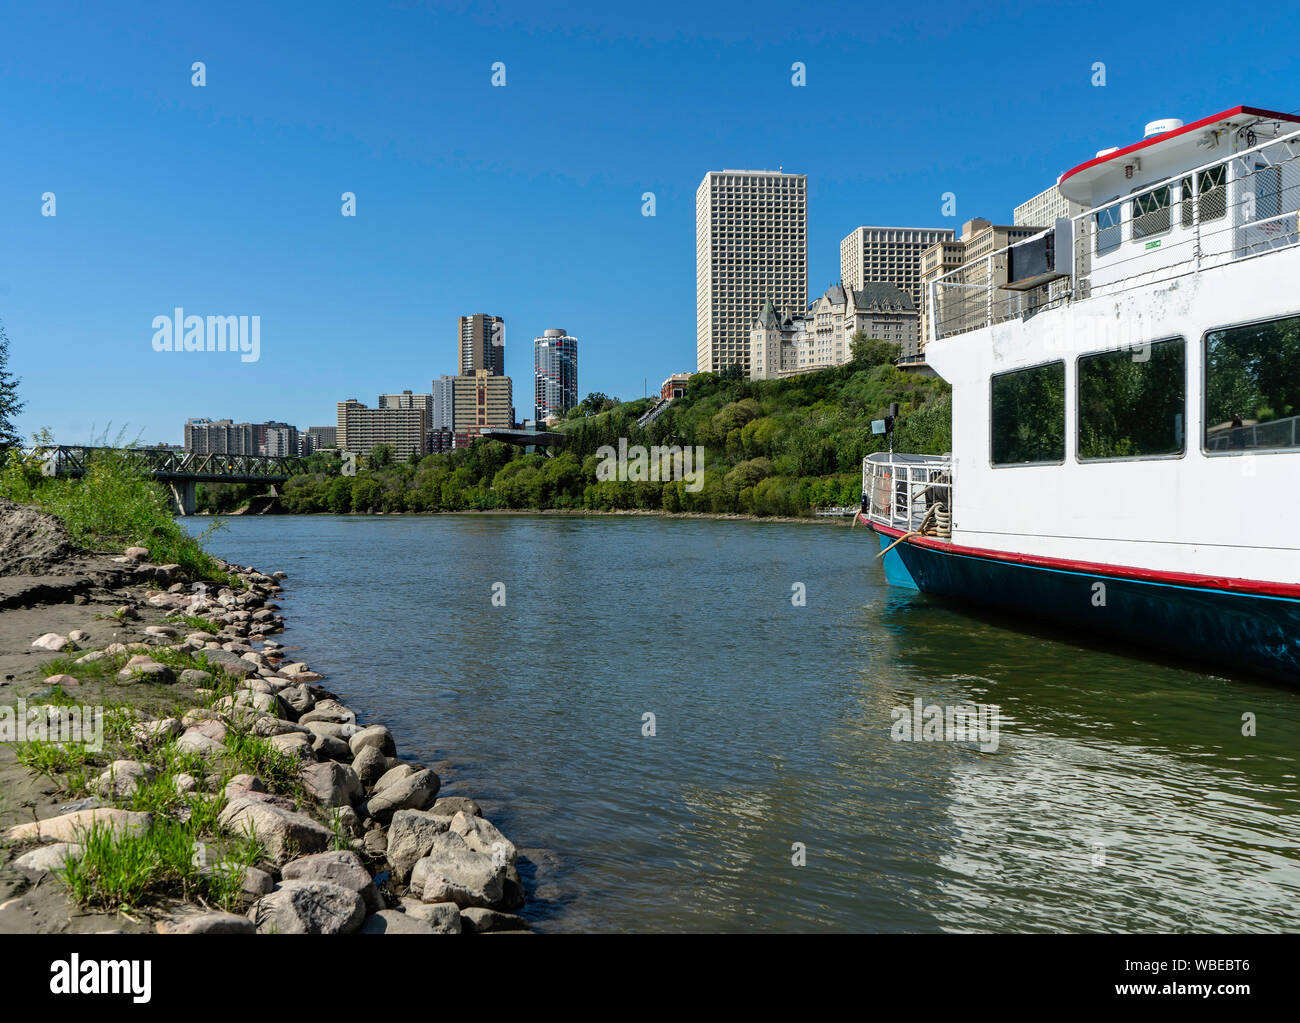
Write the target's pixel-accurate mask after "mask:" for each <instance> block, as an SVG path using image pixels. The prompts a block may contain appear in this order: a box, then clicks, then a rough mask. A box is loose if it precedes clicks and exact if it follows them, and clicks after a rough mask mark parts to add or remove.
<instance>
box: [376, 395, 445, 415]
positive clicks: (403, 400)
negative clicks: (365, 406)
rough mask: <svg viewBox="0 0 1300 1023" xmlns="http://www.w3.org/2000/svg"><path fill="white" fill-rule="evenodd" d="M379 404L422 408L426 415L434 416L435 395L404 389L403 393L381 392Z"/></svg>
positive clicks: (393, 406) (381, 406)
mask: <svg viewBox="0 0 1300 1023" xmlns="http://www.w3.org/2000/svg"><path fill="white" fill-rule="evenodd" d="M378 406H379V407H380V408H422V409H424V411H425V414H426V415H429V416H432V414H433V395H431V394H415V393H413V392H412V391H403V392H402V393H401V394H381V395H380V396H379V401H378Z"/></svg>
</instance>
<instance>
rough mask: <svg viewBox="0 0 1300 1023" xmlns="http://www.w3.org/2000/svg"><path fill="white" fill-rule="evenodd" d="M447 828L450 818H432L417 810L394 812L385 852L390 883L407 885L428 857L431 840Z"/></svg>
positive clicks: (432, 816)
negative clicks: (417, 866) (417, 867)
mask: <svg viewBox="0 0 1300 1023" xmlns="http://www.w3.org/2000/svg"><path fill="white" fill-rule="evenodd" d="M450 826H451V818H450V817H445V816H434V815H433V814H428V813H422V812H420V811H419V810H398V811H397V812H395V813H394V814H393V820H392V823H391V824H389V826H388V842H387V846H386V849H385V855H386V856H387V858H388V869H389V871H390V872H391V873H392V876H393V880H394V881H396V882H397V883H398V884H406V883H408V882H409V881H410V879H411V870H412V869H413V868H414V867H415V865H416V864H417V863H418V862H419V861H420V860H422V859H424V857H426V856H428V855H429V850H430V849H432V848H433V842H434V839H435V838H437V837H438V836H439V835H442V834H445V833H446V832H447V830H448V829H449V828H450Z"/></svg>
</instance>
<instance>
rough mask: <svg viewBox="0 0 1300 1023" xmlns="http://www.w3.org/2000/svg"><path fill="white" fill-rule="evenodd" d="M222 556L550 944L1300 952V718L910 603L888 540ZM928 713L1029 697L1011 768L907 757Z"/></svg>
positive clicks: (348, 525) (340, 526) (288, 531)
mask: <svg viewBox="0 0 1300 1023" xmlns="http://www.w3.org/2000/svg"><path fill="white" fill-rule="evenodd" d="M187 521H188V523H189V525H190V528H192V529H196V530H198V529H202V528H204V527H205V526H206V525H207V524H208V523H207V520H205V519H201V518H200V519H192V520H187ZM209 544H210V547H211V548H212V549H213V550H214V551H215V552H216V553H217V554H219V555H222V556H224V557H227V558H230V559H231V560H233V561H237V562H240V563H242V564H252V565H255V566H256V567H257V568H259V569H261V570H262V571H267V572H269V571H274V570H276V569H283V570H284V571H286V572H288V573H289V579H288V581H287V584H286V585H287V590H286V593H285V596H284V598H283V599H282V601H281V604H282V606H283V608H284V610H285V614H286V616H287V619H288V629H287V631H286V632H285V634H284V635H283V636H281V637H277V638H279V639H281V640H282V641H283V642H284V643H285V644H286V645H288V646H290V647H296V648H300V650H301V653H302V656H303V657H304V658H305V659H306V660H308V661H309V662H310V663H311V664H312V666H313V667H314V668H315V669H316V670H319V671H322V672H324V673H326V675H327V676H328V677H327V679H326V680H325V682H324V683H322V684H323V685H325V686H327V687H329V688H330V689H332V690H333V691H335V692H336V693H338V694H339V696H340V697H341V698H342V699H343V700H344V701H345V702H346V703H347V704H348V705H349V706H352V707H353V708H355V709H356V710H357V711H358V713H359V715H360V716H361V717H362V718H363V719H364V720H366V721H378V722H383V723H385V724H387V725H388V726H389V727H390V728H391V729H392V730H393V733H394V735H395V737H396V738H397V742H398V751H399V754H401V755H402V756H404V757H408V758H411V759H415V760H419V761H421V762H423V763H425V764H427V765H429V766H432V767H434V768H435V769H436V770H437V771H438V772H439V774H440V775H441V776H442V778H443V794H444V795H468V796H472V797H474V798H475V799H477V800H478V801H479V802H480V804H481V805H482V806H483V808H484V812H485V814H486V815H487V816H488V817H490V818H491V819H492V820H493V821H494V822H496V823H497V824H498V825H499V826H500V827H501V828H502V830H503V831H504V832H505V833H506V834H507V835H508V836H509V837H510V838H511V839H512V840H513V841H514V842H515V844H516V845H517V846H519V847H520V850H521V863H520V868H521V873H522V875H523V877H524V881H525V885H526V887H527V888H528V890H529V904H528V907H527V909H526V910H525V915H526V916H528V917H529V918H530V919H531V921H532V923H533V925H534V926H535V927H536V928H537V929H539V930H556V931H560V930H583V931H586V930H598V931H614V930H641V931H684V930H710V931H718V930H724V931H735V930H763V931H773V930H775V931H821V930H853V931H1061V930H1064V931H1152V930H1159V931H1164V930H1171V931H1228V932H1238V931H1256V930H1266V931H1284V930H1285V931H1294V930H1297V929H1300V898H1297V896H1298V895H1300V798H1298V795H1297V749H1298V744H1297V737H1300V693H1294V692H1290V691H1287V690H1283V689H1280V688H1275V687H1270V686H1268V685H1262V684H1255V683H1251V682H1247V681H1242V680H1240V679H1227V678H1222V677H1218V676H1214V675H1208V674H1203V673H1200V672H1198V671H1195V670H1191V669H1189V668H1187V667H1185V666H1175V665H1169V664H1162V663H1160V662H1158V661H1156V660H1154V659H1144V658H1143V657H1140V656H1134V655H1133V654H1131V653H1124V652H1118V651H1110V650H1107V649H1105V648H1103V647H1099V646H1093V645H1087V644H1086V642H1085V641H1084V640H1083V639H1078V638H1074V637H1070V636H1063V635H1061V634H1059V633H1058V634H1047V633H1042V632H1026V631H1023V630H1022V629H1019V628H1016V627H1014V626H1013V625H1011V624H1009V623H1005V622H1002V623H999V622H995V621H988V620H983V619H980V618H976V617H972V616H970V615H969V614H967V613H965V612H963V611H961V610H958V609H956V608H953V607H950V606H948V605H945V604H942V603H940V602H937V601H935V600H933V599H931V598H927V597H924V596H920V595H917V594H914V593H908V592H905V591H900V590H896V589H892V588H890V587H888V586H887V585H886V583H885V579H884V574H883V572H882V570H881V568H880V565H879V562H877V561H876V560H875V559H874V554H875V552H876V551H877V550H878V546H877V545H876V544H875V543H874V541H873V540H872V538H871V537H870V534H868V533H866V532H864V530H862V529H861V528H857V529H850V528H848V527H847V526H843V527H840V526H837V525H830V524H824V523H821V524H808V525H801V524H782V523H761V522H740V521H710V520H700V519H677V520H668V519H659V518H646V517H561V516H529V515H442V516H420V517H411V516H396V517H347V516H340V517H334V516H303V517H292V516H276V517H250V518H234V519H230V520H228V523H227V526H226V528H225V529H224V530H222V531H220V532H218V533H217V534H216V535H214V536H213V537H212V538H211V539H210V541H209ZM495 584H504V590H503V589H502V587H500V586H497V585H495ZM796 584H802V586H801V587H800V586H798V585H796ZM494 592H495V593H498V594H501V593H504V606H497V605H498V604H499V603H500V600H499V599H498V601H497V604H494V602H493V599H492V598H493V594H494ZM801 593H802V595H803V601H802V604H801V603H800V601H799V599H798V598H799V596H800V594H801ZM916 698H920V699H921V700H922V701H923V704H924V705H931V704H934V705H939V706H942V707H946V706H953V705H959V704H982V705H990V704H996V705H997V706H998V708H999V718H998V722H999V727H998V733H997V741H996V749H992V748H987V749H984V750H982V749H980V748H979V745H977V744H976V743H974V742H961V741H957V742H951V741H911V742H907V741H895V740H894V738H892V736H891V726H892V725H893V723H894V721H893V716H892V714H891V712H892V711H894V709H895V708H899V707H906V708H909V709H911V708H912V707H913V706H914V702H913V701H914V700H915V699H916ZM646 715H653V719H648V718H647V717H646ZM1243 715H1253V716H1254V717H1253V720H1254V722H1255V730H1256V732H1257V734H1255V735H1253V736H1246V735H1243V734H1242V733H1243V727H1244V726H1243V720H1244V719H1243ZM651 724H653V732H654V734H653V735H647V734H645V733H646V732H648V731H650V730H651V727H650V726H651ZM918 731H919V730H918ZM985 739H986V741H985V743H984V745H985V747H992V746H993V745H995V744H994V743H992V742H989V741H987V739H988V736H987V735H986V736H985ZM796 861H803V862H802V865H798V864H797V863H796Z"/></svg>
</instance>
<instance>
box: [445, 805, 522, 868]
mask: <svg viewBox="0 0 1300 1023" xmlns="http://www.w3.org/2000/svg"><path fill="white" fill-rule="evenodd" d="M450 830H452V831H454V832H456V834H458V835H460V837H461V838H463V839H464V840H465V844H466V845H467V846H469V847H470V848H471V849H473V850H474V851H475V852H481V853H482V854H483V855H484V856H490V857H492V859H493V861H494V862H497V863H502V862H504V863H505V864H506V866H508V867H513V866H514V865H515V860H516V859H518V855H519V854H518V851H517V850H516V849H515V844H514V843H513V842H511V841H510V839H508V838H506V836H505V835H503V834H501V832H500V831H498V830H497V828H496V825H494V824H493V823H492V822H491V821H489V820H485V819H484V818H482V817H471V816H470V815H468V814H466V813H463V812H462V813H458V814H456V816H454V817H453V818H452V819H451V828H450Z"/></svg>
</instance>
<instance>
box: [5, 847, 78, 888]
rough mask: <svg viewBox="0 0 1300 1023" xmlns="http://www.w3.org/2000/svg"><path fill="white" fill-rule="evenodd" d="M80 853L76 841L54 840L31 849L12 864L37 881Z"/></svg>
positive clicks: (59, 868)
mask: <svg viewBox="0 0 1300 1023" xmlns="http://www.w3.org/2000/svg"><path fill="white" fill-rule="evenodd" d="M80 855H81V846H80V845H78V844H77V843H76V842H55V843H54V844H53V845H43V846H41V847H40V848H39V849H33V850H32V851H31V852H29V853H24V854H23V855H22V856H19V857H18V858H17V859H16V860H14V864H13V865H14V866H15V867H16V868H17V869H18V870H19V871H21V872H22V873H23V874H25V875H26V876H27V878H28V880H31V881H38V880H40V879H41V878H42V877H44V876H45V875H46V874H52V873H54V872H55V871H56V870H62V869H63V867H64V865H65V864H66V863H67V862H68V860H75V859H77V858H78V857H79V856H80Z"/></svg>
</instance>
